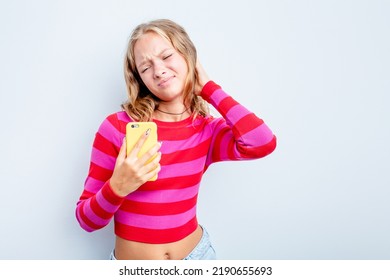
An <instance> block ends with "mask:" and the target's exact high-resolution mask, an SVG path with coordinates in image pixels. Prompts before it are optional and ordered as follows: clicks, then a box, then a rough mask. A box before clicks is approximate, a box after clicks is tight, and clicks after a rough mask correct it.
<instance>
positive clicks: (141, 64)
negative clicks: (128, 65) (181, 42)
mask: <svg viewBox="0 0 390 280" xmlns="http://www.w3.org/2000/svg"><path fill="white" fill-rule="evenodd" d="M172 49H174V48H169V47H168V48H165V49H163V50H162V51H161V52H160V53H158V54H157V56H160V55H161V54H163V53H164V52H166V51H168V50H172ZM149 60H150V59H148V58H147V59H143V60H142V61H141V63H140V64H138V66H137V68H141V67H142V66H143V65H144V64H145V63H147V62H148V61H149Z"/></svg>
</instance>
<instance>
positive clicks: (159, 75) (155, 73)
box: [154, 69, 167, 78]
mask: <svg viewBox="0 0 390 280" xmlns="http://www.w3.org/2000/svg"><path fill="white" fill-rule="evenodd" d="M166 73H167V72H166V71H165V70H158V69H157V70H156V71H155V72H154V76H155V78H161V77H162V76H164V75H165V74H166Z"/></svg>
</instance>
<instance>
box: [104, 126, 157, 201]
mask: <svg viewBox="0 0 390 280" xmlns="http://www.w3.org/2000/svg"><path fill="white" fill-rule="evenodd" d="M147 137H148V135H147V133H144V134H142V136H141V137H140V139H139V140H138V141H137V143H136V144H135V145H134V148H133V149H132V150H131V152H130V153H129V154H128V155H127V156H126V141H125V139H123V143H122V146H121V149H120V151H119V154H118V157H117V159H116V163H115V167H114V171H113V173H112V176H111V179H110V185H111V188H112V190H113V191H114V192H115V193H116V194H117V195H119V196H122V197H125V196H127V195H128V194H130V193H132V192H133V191H135V190H136V189H138V188H139V187H140V186H141V185H143V184H144V183H145V182H147V181H148V180H149V179H151V178H153V177H154V176H155V175H157V173H158V172H159V171H160V169H161V166H160V159H161V153H160V152H158V150H159V149H160V147H161V143H157V144H156V145H155V146H154V147H153V148H151V149H150V150H149V151H147V152H146V153H145V154H144V155H143V156H142V157H140V158H138V157H137V154H138V152H139V151H140V149H141V147H142V145H143V144H144V143H145V141H146V139H147ZM153 157H155V158H154V159H153V160H152V161H151V162H149V163H147V162H148V161H149V160H150V159H151V158H153Z"/></svg>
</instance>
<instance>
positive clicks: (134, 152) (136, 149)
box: [130, 128, 150, 156]
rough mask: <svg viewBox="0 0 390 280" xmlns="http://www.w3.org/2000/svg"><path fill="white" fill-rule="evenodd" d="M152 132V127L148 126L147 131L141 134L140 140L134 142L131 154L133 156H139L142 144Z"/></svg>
mask: <svg viewBox="0 0 390 280" xmlns="http://www.w3.org/2000/svg"><path fill="white" fill-rule="evenodd" d="M149 133H150V128H148V129H147V130H146V131H145V133H143V134H141V136H140V137H139V139H138V141H137V142H136V143H135V144H134V147H133V149H132V150H131V152H130V154H132V155H133V156H137V155H138V153H139V151H140V150H141V148H142V146H143V145H144V144H145V141H146V139H147V138H148V136H149Z"/></svg>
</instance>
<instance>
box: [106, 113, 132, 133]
mask: <svg viewBox="0 0 390 280" xmlns="http://www.w3.org/2000/svg"><path fill="white" fill-rule="evenodd" d="M132 121H133V120H132V119H131V118H130V117H129V116H128V115H127V113H126V112H125V111H118V112H115V113H112V114H109V115H108V116H106V118H105V119H104V120H103V122H102V124H101V125H100V129H102V128H105V129H108V128H110V130H116V131H118V132H119V133H124V132H125V131H126V124H128V123H129V122H132Z"/></svg>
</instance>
